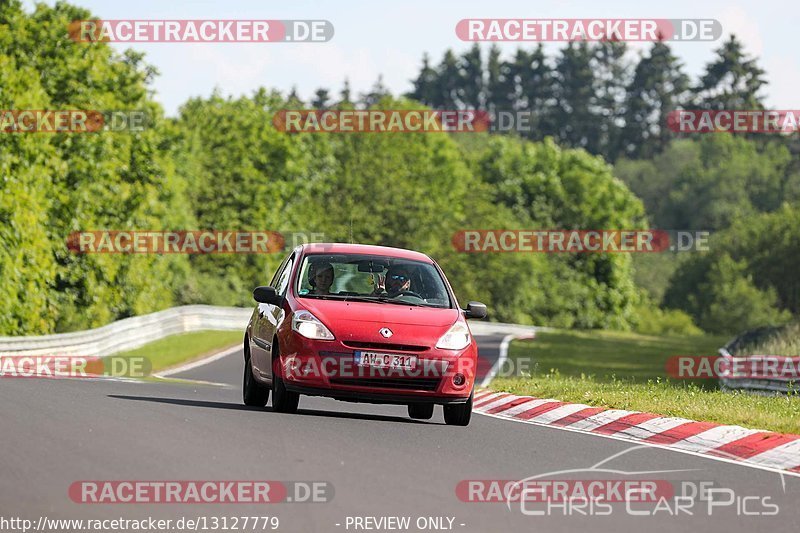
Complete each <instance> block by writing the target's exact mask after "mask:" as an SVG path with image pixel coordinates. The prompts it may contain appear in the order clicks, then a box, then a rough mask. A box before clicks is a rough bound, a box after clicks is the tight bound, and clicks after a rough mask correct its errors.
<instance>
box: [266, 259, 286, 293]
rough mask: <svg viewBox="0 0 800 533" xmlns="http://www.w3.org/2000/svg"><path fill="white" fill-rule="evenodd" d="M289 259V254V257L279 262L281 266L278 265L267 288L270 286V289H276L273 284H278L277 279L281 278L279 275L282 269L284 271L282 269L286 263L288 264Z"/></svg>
mask: <svg viewBox="0 0 800 533" xmlns="http://www.w3.org/2000/svg"><path fill="white" fill-rule="evenodd" d="M290 257H291V254H290V255H289V256H288V257H287V258H286V259H284V260H283V261H281V264H280V266H278V270H276V271H275V275H274V276H272V281H270V282H269V286H270V287H276V285H275V284H276V283H277V282H278V279H280V277H281V274H282V273H283V269H284V267H285V266H286V263H288V262H289V258H290Z"/></svg>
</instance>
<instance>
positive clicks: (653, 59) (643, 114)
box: [620, 42, 689, 158]
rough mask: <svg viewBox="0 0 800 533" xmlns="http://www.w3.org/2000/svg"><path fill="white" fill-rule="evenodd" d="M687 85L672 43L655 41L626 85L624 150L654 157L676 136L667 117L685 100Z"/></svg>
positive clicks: (636, 156)
mask: <svg viewBox="0 0 800 533" xmlns="http://www.w3.org/2000/svg"><path fill="white" fill-rule="evenodd" d="M688 89H689V78H688V76H686V74H684V72H683V65H682V64H681V62H680V61H679V60H678V58H677V57H675V56H674V55H672V50H671V49H670V47H669V45H667V44H665V43H663V42H656V43H653V46H652V48H650V53H649V55H648V56H646V57H642V58H641V59H640V60H639V62H638V64H637V65H636V70H635V72H634V75H633V80H632V81H631V82H630V84H629V85H628V87H627V95H626V98H625V103H626V108H625V113H624V124H625V125H624V127H623V130H622V134H621V142H620V151H621V153H622V154H624V155H625V156H626V157H629V158H651V157H653V156H654V155H655V154H658V153H660V152H662V151H663V150H664V149H665V148H666V146H667V145H668V144H669V142H670V141H671V140H672V137H673V134H672V132H671V131H670V130H669V128H667V127H666V124H667V117H668V116H669V113H670V112H672V111H674V110H675V109H677V108H678V107H679V106H680V105H681V104H682V103H683V102H685V101H686V99H687V91H688Z"/></svg>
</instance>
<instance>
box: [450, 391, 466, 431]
mask: <svg viewBox="0 0 800 533" xmlns="http://www.w3.org/2000/svg"><path fill="white" fill-rule="evenodd" d="M470 418H472V394H470V395H469V400H467V403H458V404H454V405H445V406H444V421H445V423H446V424H447V425H449V426H467V425H469V420H470Z"/></svg>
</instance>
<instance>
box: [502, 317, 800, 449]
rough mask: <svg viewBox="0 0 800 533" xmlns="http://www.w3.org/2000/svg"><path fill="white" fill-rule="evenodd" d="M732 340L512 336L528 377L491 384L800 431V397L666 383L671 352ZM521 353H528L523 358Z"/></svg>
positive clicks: (706, 351)
mask: <svg viewBox="0 0 800 533" xmlns="http://www.w3.org/2000/svg"><path fill="white" fill-rule="evenodd" d="M726 340H728V339H727V338H721V337H711V336H701V337H687V338H679V337H652V336H645V335H637V334H633V333H618V332H607V331H592V332H572V331H553V332H540V333H538V334H537V338H536V339H533V340H518V341H513V342H512V343H511V346H510V348H509V358H511V359H512V360H513V361H514V363H515V368H519V367H520V366H521V365H520V363H523V362H527V361H530V363H531V364H530V365H529V368H530V369H531V371H530V374H529V375H523V376H515V377H504V378H497V379H495V380H494V381H492V384H491V388H492V389H495V390H501V391H507V392H512V393H514V394H523V395H530V396H535V397H540V398H555V399H558V400H562V401H569V402H579V403H584V404H587V405H593V406H603V407H610V408H617V409H629V410H633V411H645V412H651V413H657V414H661V415H666V416H679V417H684V418H690V419H694V420H707V421H711V422H717V423H721V424H737V425H741V426H745V427H752V428H756V429H768V430H773V431H780V432H789V433H800V397H798V396H786V395H779V396H756V395H751V394H746V393H739V392H722V391H719V390H717V388H716V381H708V380H693V381H687V380H669V379H666V378H665V377H664V376H665V375H666V371H665V362H666V360H667V359H668V358H669V357H670V356H674V355H713V354H715V353H716V350H717V348H719V347H720V346H722V345H723V344H724V343H725V341H726ZM523 358H530V359H529V360H525V361H523Z"/></svg>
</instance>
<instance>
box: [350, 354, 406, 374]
mask: <svg viewBox="0 0 800 533" xmlns="http://www.w3.org/2000/svg"><path fill="white" fill-rule="evenodd" d="M355 360H356V364H357V365H358V366H374V367H380V368H402V369H404V370H414V369H415V368H417V356H416V355H398V354H394V353H378V352H356V353H355Z"/></svg>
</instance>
